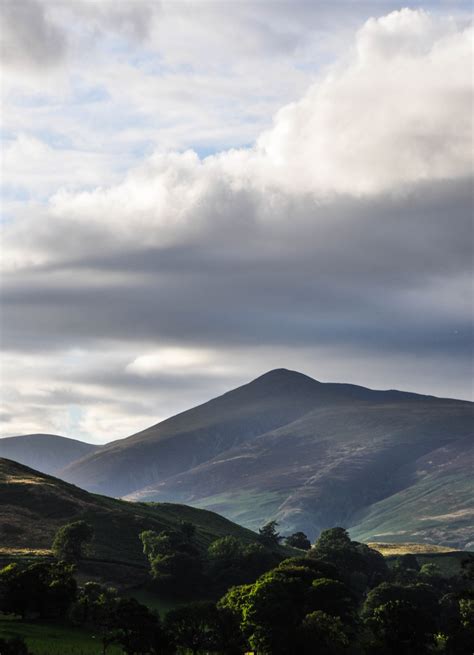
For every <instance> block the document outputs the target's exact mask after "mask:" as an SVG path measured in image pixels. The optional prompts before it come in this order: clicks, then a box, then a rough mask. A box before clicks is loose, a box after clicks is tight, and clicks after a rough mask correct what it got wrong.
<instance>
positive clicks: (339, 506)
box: [61, 369, 473, 547]
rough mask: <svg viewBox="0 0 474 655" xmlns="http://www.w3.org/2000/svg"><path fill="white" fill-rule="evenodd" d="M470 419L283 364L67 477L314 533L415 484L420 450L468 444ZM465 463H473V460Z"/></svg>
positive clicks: (428, 401) (460, 535) (462, 409)
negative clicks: (284, 367) (313, 376)
mask: <svg viewBox="0 0 474 655" xmlns="http://www.w3.org/2000/svg"><path fill="white" fill-rule="evenodd" d="M472 426H473V405H472V403H469V402H464V401H456V400H449V399H441V398H434V397H431V396H421V395H418V394H411V393H404V392H398V391H373V390H370V389H366V388H364V387H358V386H355V385H345V384H327V383H320V382H317V381H316V380H312V379H311V378H308V377H307V376H304V375H301V374H299V373H295V372H292V371H287V370H282V369H280V370H276V371H271V372H270V373H267V374H266V375H263V376H261V377H260V378H257V379H256V380H254V381H253V382H251V383H249V384H247V385H245V386H243V387H240V388H238V389H236V390H234V391H230V392H229V393H227V394H225V395H224V396H221V397H219V398H216V399H214V400H212V401H210V402H209V403H205V404H204V405H201V406H199V407H196V408H194V409H192V410H190V411H188V412H183V413H182V414H179V415H178V416H175V417H172V418H171V419H168V420H167V421H163V422H162V423H159V424H158V425H156V426H153V427H151V428H149V429H148V430H145V431H143V432H141V433H139V434H137V435H134V436H132V437H130V438H128V439H125V440H123V441H119V442H115V443H113V444H110V445H108V446H106V447H104V448H103V449H101V450H100V451H98V452H97V453H93V454H92V455H89V456H87V457H85V458H83V459H82V460H80V461H78V462H75V463H73V464H72V465H70V466H69V467H67V468H66V469H65V470H64V471H62V473H61V475H62V476H64V477H65V478H66V479H68V480H70V481H73V482H75V483H77V484H80V485H81V486H84V487H86V488H89V489H92V490H101V491H106V492H107V493H110V494H114V495H125V494H126V495H127V498H129V499H132V500H159V501H179V502H184V503H186V504H190V505H194V506H196V507H205V508H209V509H212V510H214V511H218V512H220V513H222V514H223V515H225V516H227V517H229V518H231V519H232V520H235V521H237V522H239V523H241V524H243V525H246V526H247V527H250V528H253V529H255V528H257V527H258V526H260V525H262V523H264V522H266V521H267V520H269V519H272V518H276V519H277V520H278V521H280V524H281V529H282V530H283V531H285V532H286V531H290V530H304V531H305V532H307V533H308V534H309V536H310V537H315V536H316V535H317V534H318V533H319V531H320V530H321V529H323V528H325V527H329V526H332V525H336V524H338V525H345V526H350V525H353V524H355V522H356V521H359V520H362V518H361V517H363V516H365V514H364V512H368V511H369V510H370V508H371V507H372V506H373V505H374V504H375V503H380V502H382V501H384V500H385V499H388V498H390V497H392V496H394V495H396V494H398V493H400V492H402V491H403V490H404V489H408V488H410V487H412V486H413V485H414V484H415V483H416V482H417V480H418V479H419V477H420V476H419V474H418V473H417V470H416V469H415V468H414V466H413V463H414V462H416V461H417V460H419V459H420V458H423V457H429V456H430V454H431V453H434V452H437V451H439V452H443V451H442V449H443V448H448V447H449V446H450V445H452V444H454V443H460V444H462V448H464V449H466V448H468V447H469V444H471V443H472V441H471V435H472ZM440 449H441V450H440ZM459 461H460V462H461V467H462V465H463V464H462V462H463V461H465V462H466V465H465V467H467V462H468V459H467V458H466V459H464V460H463V458H462V457H461V458H460V460H459ZM465 473H467V471H465V472H464V473H463V475H464V474H465ZM424 475H425V474H422V475H421V478H422V477H423V476H424ZM451 528H452V529H453V530H454V532H453V534H452V539H451V541H452V545H458V546H459V547H463V546H464V541H465V531H463V530H461V531H460V532H456V530H457V528H456V525H455V524H453V523H452V524H451ZM409 536H410V535H407V534H405V535H404V540H405V541H407V540H409ZM426 538H427V539H429V535H427V537H426ZM416 540H418V541H420V540H422V539H420V537H419V535H418V536H417V537H416ZM456 540H457V541H456ZM454 541H456V543H454Z"/></svg>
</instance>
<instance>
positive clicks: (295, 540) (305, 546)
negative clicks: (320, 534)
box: [285, 532, 311, 550]
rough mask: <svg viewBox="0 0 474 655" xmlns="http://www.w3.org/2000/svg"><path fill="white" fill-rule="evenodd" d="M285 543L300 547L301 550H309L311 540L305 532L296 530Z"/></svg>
mask: <svg viewBox="0 0 474 655" xmlns="http://www.w3.org/2000/svg"><path fill="white" fill-rule="evenodd" d="M285 544H286V545H287V546H291V547H292V548H300V549H301V550H309V549H310V548H311V542H310V540H309V539H308V537H307V536H306V535H305V533H304V532H294V533H293V534H290V535H289V536H288V537H286V539H285Z"/></svg>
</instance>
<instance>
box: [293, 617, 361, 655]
mask: <svg viewBox="0 0 474 655" xmlns="http://www.w3.org/2000/svg"><path fill="white" fill-rule="evenodd" d="M297 643H298V653H299V654H301V655H314V653H315V647H316V645H317V649H318V650H317V652H318V653H324V655H344V654H345V653H347V652H348V646H349V639H348V636H347V634H346V632H345V631H344V624H343V623H342V621H341V619H340V618H338V617H337V616H330V615H329V614H326V613H325V612H322V611H320V610H317V611H315V612H311V613H310V614H307V615H306V616H305V618H304V619H303V621H302V623H301V626H300V627H299V628H298V634H297Z"/></svg>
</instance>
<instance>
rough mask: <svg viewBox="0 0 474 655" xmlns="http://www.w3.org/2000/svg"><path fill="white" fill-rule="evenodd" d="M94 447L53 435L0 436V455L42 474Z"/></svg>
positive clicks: (77, 457)
mask: <svg viewBox="0 0 474 655" xmlns="http://www.w3.org/2000/svg"><path fill="white" fill-rule="evenodd" d="M98 447H99V446H96V445H94V444H91V443H85V442H83V441H77V440H76V439H67V438H66V437H60V436H59V435H57V434H25V435H22V436H19V437H6V438H5V439H0V457H6V458H8V459H14V460H15V461H16V462H20V463H21V464H25V465H26V466H31V467H32V468H35V469H37V470H38V471H42V472H43V473H55V472H56V471H59V469H62V468H64V467H65V466H67V465H68V464H70V463H71V462H73V461H74V460H76V459H79V458H81V457H84V456H85V455H88V454H90V453H92V452H94V451H95V450H97V448H98Z"/></svg>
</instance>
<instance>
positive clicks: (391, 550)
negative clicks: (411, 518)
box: [367, 541, 458, 556]
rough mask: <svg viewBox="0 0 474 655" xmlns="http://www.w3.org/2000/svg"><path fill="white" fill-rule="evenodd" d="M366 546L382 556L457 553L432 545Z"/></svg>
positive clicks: (447, 548) (381, 544)
mask: <svg viewBox="0 0 474 655" xmlns="http://www.w3.org/2000/svg"><path fill="white" fill-rule="evenodd" d="M367 545H368V546H370V547H371V548H373V549H374V550H378V551H379V553H382V555H385V556H387V555H408V554H410V555H431V554H432V553H452V552H457V551H458V549H457V548H449V547H448V546H435V545H432V544H411V543H406V544H404V543H401V544H385V543H379V542H375V541H372V542H368V543H367Z"/></svg>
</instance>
